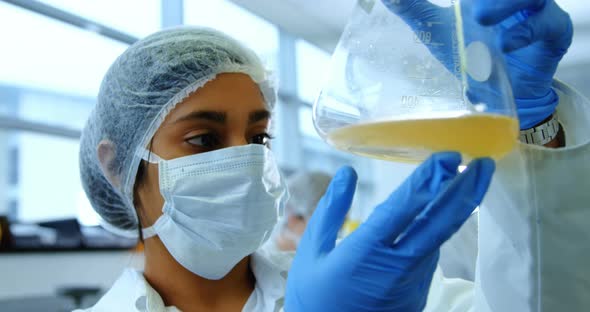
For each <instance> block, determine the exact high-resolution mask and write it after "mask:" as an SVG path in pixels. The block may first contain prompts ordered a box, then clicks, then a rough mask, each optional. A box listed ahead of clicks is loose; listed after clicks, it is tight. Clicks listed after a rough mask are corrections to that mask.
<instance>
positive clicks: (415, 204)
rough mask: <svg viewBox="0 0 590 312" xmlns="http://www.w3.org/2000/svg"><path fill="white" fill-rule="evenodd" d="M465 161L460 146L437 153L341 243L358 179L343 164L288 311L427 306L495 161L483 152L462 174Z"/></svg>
mask: <svg viewBox="0 0 590 312" xmlns="http://www.w3.org/2000/svg"><path fill="white" fill-rule="evenodd" d="M460 162H461V158H460V155H459V154H457V153H439V154H435V155H434V156H432V157H431V158H430V159H428V160H427V161H426V162H425V163H424V164H422V165H421V166H420V167H419V168H418V169H417V170H416V171H415V172H414V173H413V174H412V175H411V176H410V177H409V178H408V179H407V180H406V181H405V182H404V183H403V184H402V185H401V186H400V187H399V188H398V189H397V190H396V191H395V192H394V193H392V194H391V195H390V197H389V198H388V199H387V200H386V201H385V202H383V203H382V204H381V205H379V206H377V207H376V208H375V210H374V211H373V213H372V214H371V216H370V217H369V219H368V220H367V221H366V222H365V223H363V224H361V226H360V227H359V228H358V229H357V230H356V231H355V232H353V233H352V234H351V235H349V236H348V237H346V238H345V239H344V240H343V241H342V242H341V243H340V244H339V245H338V246H335V242H336V236H337V234H338V231H339V229H340V227H341V226H342V224H343V222H344V218H345V216H346V213H347V211H348V209H349V208H350V205H351V203H352V199H353V196H354V191H355V186H356V180H357V178H356V173H355V172H354V171H353V170H352V169H351V168H343V169H341V170H340V171H339V172H338V173H337V174H336V176H335V177H334V179H333V181H332V183H331V184H330V187H329V188H328V190H327V192H326V194H325V195H324V197H323V198H322V200H321V201H320V203H319V204H318V208H317V209H316V211H315V213H314V214H313V216H312V218H311V220H310V223H309V225H308V227H307V229H306V231H305V233H304V235H303V237H302V239H301V242H300V245H299V247H298V249H297V254H296V256H295V260H294V261H293V265H292V268H291V270H290V272H289V278H288V281H287V292H286V297H285V311H287V312H296V311H306V312H307V311H312V312H313V311H339V312H346V311H355V312H357V311H388V312H395V311H404V312H408V311H421V310H422V309H423V308H424V306H425V304H426V299H427V296H428V290H429V287H430V282H431V280H432V275H433V273H434V270H435V268H436V264H437V261H438V254H439V252H438V250H439V247H440V246H441V244H442V243H443V242H445V241H446V240H447V239H449V238H450V237H451V235H453V234H454V233H455V232H456V231H457V230H458V229H459V227H460V226H461V225H462V224H463V222H465V220H466V219H467V218H468V217H469V216H470V214H471V212H472V211H473V209H474V208H475V207H476V206H478V205H479V204H480V202H481V201H482V199H483V197H484V195H485V193H486V191H487V189H488V186H489V184H490V180H491V177H492V174H493V172H494V169H495V165H494V162H493V161H492V160H490V159H480V160H476V161H474V162H472V163H471V164H470V165H469V167H468V169H467V170H466V171H464V172H463V173H462V174H460V175H458V174H457V167H458V166H459V164H460Z"/></svg>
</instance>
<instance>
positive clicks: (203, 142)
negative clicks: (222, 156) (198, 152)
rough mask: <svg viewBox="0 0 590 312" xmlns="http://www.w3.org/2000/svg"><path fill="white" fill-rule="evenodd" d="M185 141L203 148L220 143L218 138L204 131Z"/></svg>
mask: <svg viewBox="0 0 590 312" xmlns="http://www.w3.org/2000/svg"><path fill="white" fill-rule="evenodd" d="M186 142H187V143H189V144H192V145H195V146H199V147H205V148H215V147H217V146H219V144H220V141H219V138H218V137H217V136H216V135H214V134H212V133H205V134H200V135H197V136H194V137H192V138H190V139H187V140H186Z"/></svg>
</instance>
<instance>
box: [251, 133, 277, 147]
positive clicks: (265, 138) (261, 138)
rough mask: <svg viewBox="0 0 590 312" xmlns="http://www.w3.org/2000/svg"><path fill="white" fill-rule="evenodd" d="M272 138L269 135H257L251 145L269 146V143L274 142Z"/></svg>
mask: <svg viewBox="0 0 590 312" xmlns="http://www.w3.org/2000/svg"><path fill="white" fill-rule="evenodd" d="M272 139H273V138H272V136H271V135H270V134H268V133H261V134H257V135H255V136H253V137H252V140H251V141H250V144H260V145H268V143H269V141H270V140H272Z"/></svg>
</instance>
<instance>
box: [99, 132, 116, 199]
mask: <svg viewBox="0 0 590 312" xmlns="http://www.w3.org/2000/svg"><path fill="white" fill-rule="evenodd" d="M115 153H116V151H115V144H113V142H111V141H110V140H102V141H100V143H98V147H97V156H98V162H99V163H100V168H101V169H102V172H103V174H104V176H105V177H106V178H107V179H108V180H109V182H111V184H112V185H113V186H114V187H115V188H119V187H120V186H121V179H120V177H119V174H118V173H117V172H115V170H114V161H115V158H116V154H115Z"/></svg>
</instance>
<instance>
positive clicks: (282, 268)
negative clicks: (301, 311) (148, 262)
mask: <svg viewBox="0 0 590 312" xmlns="http://www.w3.org/2000/svg"><path fill="white" fill-rule="evenodd" d="M292 257H293V253H269V252H268V250H267V249H266V248H262V249H260V250H259V251H257V252H256V253H254V254H253V255H252V259H251V262H250V264H251V266H252V272H253V273H254V277H255V278H256V286H255V289H254V292H252V295H250V298H248V301H247V302H246V305H245V306H244V308H243V309H242V311H243V312H255V311H256V312H276V311H281V310H282V307H283V298H284V295H285V287H286V281H287V271H288V266H289V264H290V260H291V259H292ZM84 311H86V312H113V311H121V312H179V311H180V310H179V309H177V308H176V307H173V306H165V305H164V302H163V301H162V297H160V295H159V294H158V293H157V292H156V290H155V289H154V288H152V287H151V286H150V284H149V283H148V282H147V281H146V279H145V278H144V277H143V274H142V273H141V272H138V271H136V270H135V269H126V270H125V271H124V272H123V274H122V275H121V276H120V277H119V279H118V280H117V281H116V282H115V284H114V285H113V286H112V287H111V289H110V290H109V291H108V292H107V293H106V294H105V295H104V296H103V297H102V298H101V299H100V300H99V301H98V302H97V303H96V305H95V306H94V307H92V308H89V309H87V310H84ZM84 311H82V310H78V311H76V312H84Z"/></svg>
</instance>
